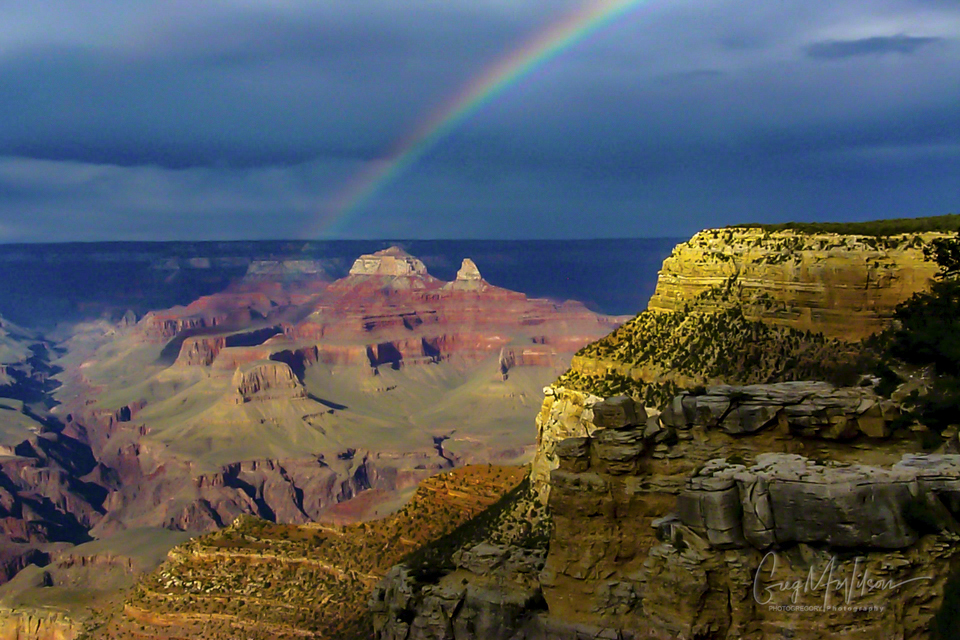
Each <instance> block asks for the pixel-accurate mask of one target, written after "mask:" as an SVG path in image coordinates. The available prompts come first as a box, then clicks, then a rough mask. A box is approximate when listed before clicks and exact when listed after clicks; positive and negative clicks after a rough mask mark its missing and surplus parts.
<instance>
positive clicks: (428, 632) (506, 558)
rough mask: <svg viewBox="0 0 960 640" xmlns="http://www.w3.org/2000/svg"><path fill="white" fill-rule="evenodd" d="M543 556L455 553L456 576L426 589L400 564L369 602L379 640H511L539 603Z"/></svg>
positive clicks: (492, 550) (493, 550) (490, 548)
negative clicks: (481, 639)
mask: <svg viewBox="0 0 960 640" xmlns="http://www.w3.org/2000/svg"><path fill="white" fill-rule="evenodd" d="M543 556H544V552H543V551H541V550H529V549H522V548H515V547H513V548H511V547H506V546H502V545H491V544H479V545H475V546H473V547H471V548H469V549H464V550H461V551H458V552H457V553H456V554H455V556H454V563H455V565H456V571H455V572H453V573H451V574H448V575H446V576H444V577H443V578H441V579H440V581H439V582H437V583H436V584H431V585H426V586H423V585H420V584H418V581H417V580H416V579H415V578H414V577H413V576H411V575H410V573H409V571H408V569H407V568H406V567H405V566H404V565H402V564H401V565H397V566H395V567H393V568H392V569H391V570H390V572H389V573H388V574H387V575H386V576H385V577H384V579H383V580H382V581H381V582H380V584H379V585H378V586H377V587H376V588H375V589H374V591H373V595H372V597H371V600H370V611H371V613H372V614H373V627H374V630H375V632H376V633H377V637H378V638H380V639H382V640H427V639H432V638H449V639H450V640H460V639H463V640H467V639H472V638H491V639H493V638H508V637H510V636H511V635H512V634H513V633H514V632H516V631H517V630H518V629H520V628H521V627H522V626H525V625H527V624H528V623H527V619H528V617H529V612H530V611H531V610H532V609H536V608H537V606H538V605H539V603H540V598H541V596H540V593H539V590H538V589H537V588H536V586H535V584H536V575H537V574H538V573H539V571H540V569H541V568H542V567H543ZM467 576H469V578H468V577H467ZM412 612H416V613H415V614H414V615H413V617H412V619H410V614H411V613H412ZM405 618H407V620H404V619H405Z"/></svg>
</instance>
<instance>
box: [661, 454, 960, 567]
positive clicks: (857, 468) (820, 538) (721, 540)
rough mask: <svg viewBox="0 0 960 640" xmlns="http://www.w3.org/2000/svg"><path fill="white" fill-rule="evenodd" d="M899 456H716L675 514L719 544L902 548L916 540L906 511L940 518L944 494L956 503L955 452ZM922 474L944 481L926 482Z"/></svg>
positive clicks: (958, 467)
mask: <svg viewBox="0 0 960 640" xmlns="http://www.w3.org/2000/svg"><path fill="white" fill-rule="evenodd" d="M904 462H906V464H901V463H898V464H896V465H894V466H893V467H892V468H889V469H884V468H878V467H870V466H865V465H855V464H854V465H845V464H835V463H823V462H819V463H818V462H814V461H812V460H809V459H807V458H804V457H803V456H799V455H795V454H779V453H765V454H761V455H759V456H757V459H756V464H754V465H752V466H750V467H749V468H748V467H745V466H744V465H741V464H731V463H729V462H728V461H727V460H725V459H717V460H713V461H711V462H709V463H708V464H707V465H706V466H704V467H703V468H702V469H700V470H699V471H698V472H697V473H696V474H695V475H694V476H693V477H691V478H690V480H689V481H688V483H687V488H686V489H685V490H684V491H683V492H682V493H681V494H680V497H679V499H678V501H677V510H678V514H679V521H680V522H681V523H682V524H684V525H686V526H687V527H689V528H690V529H692V530H693V531H695V532H696V533H698V534H700V535H701V536H703V537H704V539H706V540H707V542H708V543H709V544H710V545H711V546H714V547H719V548H730V547H746V546H748V545H749V546H752V547H754V548H757V549H768V548H770V547H771V546H772V545H778V546H780V547H783V546H786V545H789V544H794V543H806V544H827V545H830V546H831V547H848V548H857V549H903V548H906V547H909V546H911V545H913V544H914V543H915V542H916V541H917V537H918V532H917V531H916V530H915V529H914V528H913V527H914V526H916V525H917V522H916V521H914V522H913V523H912V525H913V526H911V520H910V519H911V518H913V517H916V514H917V512H919V511H920V510H925V511H927V512H929V514H931V516H934V517H935V516H936V515H937V511H943V512H944V513H943V514H941V515H942V516H943V517H944V526H947V525H948V524H949V523H950V522H951V520H952V516H955V515H957V513H952V514H948V513H947V509H946V507H945V506H944V504H945V503H944V501H943V500H942V498H946V503H948V504H953V503H955V500H954V499H953V498H954V496H953V492H954V491H955V490H956V489H957V487H960V456H956V455H951V456H922V455H920V456H917V455H912V456H910V457H909V458H907V459H905V461H904ZM918 471H922V474H923V475H921V474H918ZM927 474H928V475H929V476H931V477H935V478H939V479H940V483H941V484H940V485H939V486H935V485H929V484H927V483H926V482H924V475H927ZM941 494H942V498H941Z"/></svg>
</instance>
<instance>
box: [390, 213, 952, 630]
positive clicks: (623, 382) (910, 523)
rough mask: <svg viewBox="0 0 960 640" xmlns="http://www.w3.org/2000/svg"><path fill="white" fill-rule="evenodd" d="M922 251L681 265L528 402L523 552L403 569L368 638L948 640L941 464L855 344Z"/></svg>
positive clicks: (771, 240) (817, 236) (904, 282)
mask: <svg viewBox="0 0 960 640" xmlns="http://www.w3.org/2000/svg"><path fill="white" fill-rule="evenodd" d="M938 235H939V234H933V233H922V234H910V235H901V236H887V237H868V236H853V235H836V234H828V233H807V234H801V233H797V232H792V231H778V232H770V231H764V230H762V229H746V228H743V229H727V230H716V231H705V232H702V233H699V234H697V235H696V236H695V237H694V238H693V239H692V240H690V241H689V242H687V243H684V244H682V245H680V246H678V247H677V248H676V249H675V250H674V252H673V254H672V255H671V256H670V258H668V259H667V260H666V261H665V263H664V266H663V270H662V271H661V273H660V279H659V281H658V286H657V290H656V294H655V295H654V297H653V298H652V299H651V301H650V305H649V309H648V310H647V311H645V312H643V313H641V314H640V315H639V316H638V317H637V318H635V319H634V320H631V321H629V322H628V323H626V324H624V325H623V326H622V327H621V328H619V329H617V330H616V331H614V333H613V334H611V335H610V336H607V337H605V338H603V339H601V340H600V341H598V342H596V343H593V344H591V345H588V346H587V347H585V348H584V349H583V350H581V351H580V352H579V353H578V354H577V355H576V356H575V358H574V360H573V365H572V367H571V371H569V372H568V373H567V374H565V375H564V376H562V377H561V378H560V380H559V381H558V383H557V384H555V385H552V386H550V387H547V388H546V389H545V390H544V393H545V399H544V402H543V405H542V407H541V411H540V413H539V415H538V416H537V418H536V426H537V434H538V435H537V441H538V448H537V453H536V456H535V459H534V463H533V466H532V470H531V477H530V480H531V490H532V494H531V495H532V496H533V497H534V498H535V499H536V500H540V501H543V502H545V503H546V504H547V505H548V506H549V518H547V519H546V520H545V521H543V522H545V523H546V524H545V525H544V526H545V527H546V528H547V529H548V530H550V531H551V533H550V535H549V543H546V542H543V541H541V542H540V543H539V544H537V543H534V544H533V545H531V547H530V548H532V549H536V550H539V551H540V552H542V553H543V555H542V556H537V555H536V554H533V555H530V556H528V555H526V554H525V552H524V551H523V550H524V549H525V548H527V547H525V546H524V545H518V544H516V543H515V542H511V543H507V544H505V545H503V544H498V540H497V539H496V536H495V535H488V536H487V537H486V538H484V539H480V540H472V541H469V542H468V543H465V544H464V545H463V546H462V547H461V548H460V549H459V550H458V551H457V553H455V554H453V557H454V558H456V561H455V562H453V563H452V564H451V565H450V566H449V567H448V568H447V569H446V570H445V571H444V572H442V575H440V576H430V577H429V578H427V579H425V578H424V577H423V576H417V575H415V572H413V571H411V566H409V565H407V566H404V565H401V566H399V567H397V568H395V569H394V571H392V572H391V573H390V574H388V575H387V577H386V578H385V580H384V581H383V582H381V584H380V585H379V586H378V588H377V589H376V590H375V591H374V596H373V599H372V601H371V607H372V610H373V611H374V613H375V621H376V625H375V629H376V637H377V638H381V639H389V640H407V639H411V640H412V639H426V638H445V639H454V640H459V639H461V638H462V639H466V638H471V637H478V636H477V634H479V635H481V636H482V637H485V638H502V639H504V640H507V639H510V640H522V639H529V640H533V639H538V640H539V639H542V638H559V639H570V640H573V639H578V640H579V639H580V638H588V637H589V638H620V639H627V638H637V639H639V638H663V639H666V638H701V639H711V640H713V639H717V640H719V639H724V640H732V639H734V638H757V639H763V640H767V639H769V640H773V639H775V638H777V639H779V638H785V637H790V638H797V639H800V640H812V639H814V638H816V639H820V638H823V639H826V638H833V637H837V636H838V635H841V634H842V635H844V636H851V637H862V638H875V637H890V638H901V639H906V638H910V639H913V638H916V639H920V638H928V637H934V636H935V634H940V635H938V636H935V637H951V636H949V633H950V632H948V635H947V636H944V635H943V633H944V629H948V630H950V629H954V628H955V627H954V625H955V624H956V621H955V619H954V618H951V616H952V615H953V614H952V613H951V612H953V611H954V610H955V608H956V607H957V601H958V595H957V592H958V585H960V554H958V553H957V548H958V547H957V542H958V541H960V500H958V497H957V496H956V495H955V491H957V490H958V489H960V466H958V465H960V455H957V454H955V453H953V452H952V450H950V449H949V448H944V447H941V449H940V450H938V451H936V452H931V451H929V450H925V449H924V447H927V449H929V447H930V445H929V444H928V442H930V441H931V440H928V439H925V438H924V434H925V433H927V432H928V430H927V428H926V427H924V426H923V425H921V424H919V423H913V424H912V425H911V424H909V423H910V422H911V420H912V419H908V418H907V416H906V414H904V413H902V412H901V407H900V406H899V405H898V404H897V403H896V402H894V401H892V400H889V399H887V398H886V397H885V396H881V395H880V394H879V393H878V391H877V389H878V388H879V387H878V386H877V385H878V384H879V380H877V379H874V378H870V377H869V376H863V375H862V374H863V373H864V372H863V370H862V369H859V368H858V366H859V365H860V360H858V358H859V357H860V351H859V347H858V346H857V345H856V344H855V342H856V341H858V340H860V339H861V338H863V337H865V336H868V335H869V334H871V333H874V332H876V331H878V330H880V329H882V328H884V327H885V326H886V323H887V322H888V321H889V318H890V317H891V315H892V312H893V310H894V308H895V307H896V305H897V304H899V303H900V302H902V301H904V300H905V299H907V298H909V297H910V296H911V295H912V294H913V293H915V292H918V291H923V290H925V289H927V288H928V286H929V283H930V279H931V277H932V276H933V275H934V274H935V273H936V271H937V266H936V265H935V264H933V263H932V262H927V261H925V260H924V258H923V251H922V249H923V246H924V245H925V244H926V243H929V242H930V241H931V240H932V239H933V238H935V237H938ZM826 380H830V382H828V381H826ZM885 393H888V391H887V392H885ZM618 394H629V395H618ZM611 396H615V397H611ZM951 442H952V440H951ZM514 554H516V555H517V558H518V559H517V560H514V559H513V558H514ZM520 558H524V559H523V560H520ZM527 558H529V559H527ZM521 566H522V567H525V569H522V570H521V569H519V567H521ZM508 567H509V568H508ZM931 634H934V635H931Z"/></svg>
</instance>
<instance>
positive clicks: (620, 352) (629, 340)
mask: <svg viewBox="0 0 960 640" xmlns="http://www.w3.org/2000/svg"><path fill="white" fill-rule="evenodd" d="M739 286H740V285H739V283H738V282H737V280H736V278H730V279H728V280H727V281H726V282H725V283H723V284H722V285H719V286H715V287H712V288H710V289H707V290H706V291H704V292H702V293H701V294H699V295H698V296H697V297H696V298H695V299H694V300H692V301H691V302H690V303H688V304H686V305H685V306H684V307H683V308H682V309H681V310H680V311H677V312H675V313H660V312H654V311H644V312H642V313H640V314H639V315H638V316H636V317H635V318H634V319H633V320H631V321H629V322H627V323H626V324H624V325H623V326H621V327H620V328H619V329H617V330H616V331H615V332H613V333H612V334H610V335H609V336H607V337H605V338H602V339H601V340H598V341H597V342H594V343H592V344H590V345H587V346H586V347H584V348H583V349H581V350H580V351H579V352H578V353H577V356H578V357H579V358H581V359H582V360H581V361H580V362H578V361H577V360H575V361H574V363H573V367H572V368H571V370H570V371H568V372H567V373H565V374H564V375H563V376H561V378H560V379H559V380H558V382H557V383H558V384H559V385H561V386H567V387H571V388H575V389H579V390H581V391H587V392H590V393H593V394H596V395H599V396H611V395H619V394H628V395H631V396H633V397H635V398H636V399H638V400H641V401H642V402H643V403H644V404H646V405H647V406H662V405H663V404H665V403H666V402H668V401H669V400H670V399H672V398H673V397H674V396H675V395H676V393H677V391H678V390H679V389H681V388H695V387H697V386H702V385H704V384H710V383H717V382H721V381H724V382H726V381H730V382H737V383H741V384H753V383H766V382H782V381H788V380H805V379H814V378H815V379H826V380H831V381H834V382H836V383H837V384H842V385H844V384H854V383H855V382H856V374H857V371H859V370H861V365H862V362H860V359H861V358H862V357H863V355H862V353H861V351H860V349H859V348H858V347H857V346H856V345H853V344H850V343H845V342H842V341H840V340H834V339H829V338H826V337H824V336H823V334H820V333H812V332H810V331H800V330H796V329H792V328H789V327H782V326H774V325H771V324H768V323H765V322H763V321H761V320H759V319H754V318H757V317H760V316H763V315H771V314H775V313H776V312H777V311H778V305H779V303H778V302H777V301H776V300H774V299H773V298H772V297H770V296H769V295H767V294H764V293H761V294H757V295H754V296H753V297H752V298H750V299H749V301H748V303H746V304H743V303H741V302H740V301H741V300H742V299H743V298H744V296H743V292H742V291H740V290H739ZM748 314H749V315H748ZM584 361H589V362H590V365H591V366H585V364H584ZM598 367H599V368H602V369H603V373H600V374H598V373H595V372H594V371H595V370H596V369H597V368H598Z"/></svg>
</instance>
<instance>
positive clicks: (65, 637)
mask: <svg viewBox="0 0 960 640" xmlns="http://www.w3.org/2000/svg"><path fill="white" fill-rule="evenodd" d="M83 631H84V629H83V627H82V626H81V625H80V624H78V623H76V622H75V621H73V620H71V619H70V617H69V616H67V615H65V614H63V613H59V612H39V611H22V610H20V611H18V610H16V609H7V608H0V640H74V638H79V637H81V635H82V633H83Z"/></svg>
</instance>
